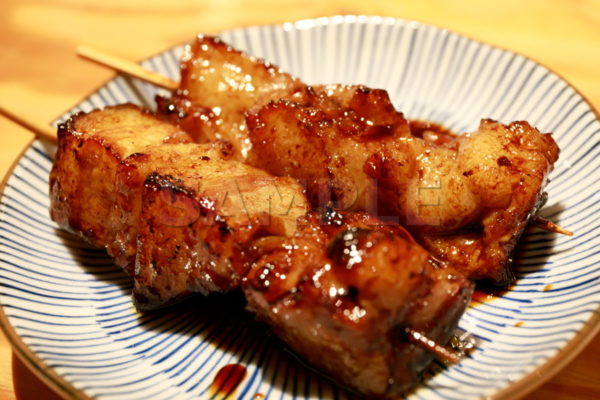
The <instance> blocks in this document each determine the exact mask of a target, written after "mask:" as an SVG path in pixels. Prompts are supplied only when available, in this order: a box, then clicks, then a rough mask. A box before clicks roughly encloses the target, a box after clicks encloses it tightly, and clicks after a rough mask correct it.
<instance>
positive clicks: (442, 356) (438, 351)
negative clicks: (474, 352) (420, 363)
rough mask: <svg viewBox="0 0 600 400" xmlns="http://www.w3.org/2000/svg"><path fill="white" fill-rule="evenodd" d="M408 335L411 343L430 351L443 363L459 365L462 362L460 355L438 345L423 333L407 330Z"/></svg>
mask: <svg viewBox="0 0 600 400" xmlns="http://www.w3.org/2000/svg"><path fill="white" fill-rule="evenodd" d="M406 335H407V336H408V341H409V342H411V343H413V344H415V345H417V346H419V347H422V348H424V349H425V350H427V351H430V352H431V353H433V354H434V355H435V356H436V357H437V358H438V359H439V360H440V361H443V362H444V363H446V364H458V363H459V362H460V359H461V356H460V355H459V354H458V353H456V352H454V351H452V350H450V349H448V348H447V347H444V346H442V345H440V344H438V343H436V342H435V341H433V340H431V339H429V338H428V337H427V336H425V335H423V334H422V333H421V332H417V331H415V330H413V329H410V328H406Z"/></svg>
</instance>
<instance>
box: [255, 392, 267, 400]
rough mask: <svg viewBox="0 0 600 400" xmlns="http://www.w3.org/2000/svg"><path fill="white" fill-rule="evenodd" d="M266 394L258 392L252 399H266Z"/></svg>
mask: <svg viewBox="0 0 600 400" xmlns="http://www.w3.org/2000/svg"><path fill="white" fill-rule="evenodd" d="M264 398H265V395H264V394H262V393H256V394H255V395H254V396H252V400H264Z"/></svg>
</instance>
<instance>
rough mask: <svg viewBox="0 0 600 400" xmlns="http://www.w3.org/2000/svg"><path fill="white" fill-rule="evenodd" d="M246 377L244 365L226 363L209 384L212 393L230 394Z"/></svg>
mask: <svg viewBox="0 0 600 400" xmlns="http://www.w3.org/2000/svg"><path fill="white" fill-rule="evenodd" d="M245 377H246V367H244V366H243V365H241V364H227V365H226V366H224V367H222V368H221V369H220V370H219V372H217V375H216V376H215V379H214V380H213V382H212V383H211V385H210V389H209V390H210V392H211V393H213V394H214V395H216V394H220V395H224V396H227V395H229V394H231V393H232V392H233V391H234V390H235V389H236V388H237V387H238V386H239V384H240V383H242V381H243V380H244V378H245Z"/></svg>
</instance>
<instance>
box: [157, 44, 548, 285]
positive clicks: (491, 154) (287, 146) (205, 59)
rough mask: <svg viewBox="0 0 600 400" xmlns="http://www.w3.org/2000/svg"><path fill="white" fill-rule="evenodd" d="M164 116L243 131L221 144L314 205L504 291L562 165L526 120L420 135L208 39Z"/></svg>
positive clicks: (211, 131) (355, 96)
mask: <svg viewBox="0 0 600 400" xmlns="http://www.w3.org/2000/svg"><path fill="white" fill-rule="evenodd" d="M265 77H268V78H269V80H268V81H267V82H266V83H265V79H266V78H265ZM269 85H271V86H269ZM277 98H280V99H277ZM222 104H227V106H226V107H225V108H223V107H221V105H222ZM159 110H161V112H163V113H164V114H165V115H167V116H168V117H169V118H170V119H171V120H172V121H174V122H177V123H179V124H180V126H182V128H184V129H186V130H188V131H189V132H193V134H194V135H199V136H198V137H197V138H196V139H197V140H202V138H204V139H205V140H211V139H213V138H215V137H219V138H220V137H223V135H221V133H220V131H219V126H237V127H239V128H240V129H238V130H237V131H236V132H237V133H236V135H235V136H234V137H232V136H230V137H228V138H227V139H228V140H237V141H238V145H237V146H236V148H237V149H238V150H240V149H242V148H243V149H247V150H248V151H246V152H242V153H240V155H239V157H241V159H245V161H246V162H247V163H249V164H251V165H254V166H256V167H259V168H262V169H265V170H267V171H269V172H271V173H273V174H275V175H279V176H292V177H294V178H296V179H298V180H299V181H300V182H302V183H303V184H304V185H305V186H306V188H307V195H308V198H309V200H310V201H311V204H312V205H313V206H322V205H323V204H326V203H327V202H329V201H332V202H333V203H334V204H335V205H336V206H337V207H339V208H341V209H351V210H366V211H368V212H372V213H376V214H378V215H390V216H394V217H397V218H396V222H399V223H401V224H404V225H405V226H406V227H407V228H408V229H409V231H411V233H413V235H414V236H415V238H416V239H417V241H418V242H419V243H421V244H422V245H423V246H425V248H426V249H428V250H429V251H431V252H432V253H433V254H434V255H435V256H436V257H437V258H439V259H441V260H446V261H452V263H454V264H456V266H457V268H460V269H461V271H463V272H464V273H465V274H467V275H468V276H469V277H472V278H475V279H485V280H490V281H492V282H495V283H497V284H502V285H506V284H508V283H510V282H511V281H512V280H513V279H514V276H513V274H512V270H511V268H510V265H511V263H512V261H511V260H512V253H513V251H514V248H515V245H516V242H517V239H518V238H519V236H520V235H521V233H522V232H523V229H524V228H525V226H526V225H527V224H528V222H529V219H530V216H532V215H534V214H535V212H536V211H537V208H538V207H539V206H540V204H541V203H542V202H543V199H544V194H543V191H542V189H543V186H544V184H545V181H546V176H547V174H548V173H549V172H550V171H551V169H552V167H553V164H554V162H555V161H556V159H557V157H558V148H557V146H556V144H555V143H554V141H553V139H552V137H551V136H550V135H548V134H541V133H540V132H538V131H537V130H536V129H535V128H532V127H531V126H529V124H527V123H525V122H516V123H512V124H510V125H508V126H504V125H502V124H498V123H495V122H493V121H487V120H484V121H482V123H481V125H480V128H479V130H478V131H477V132H474V133H472V134H468V135H463V136H460V137H452V136H450V135H442V136H444V137H443V138H440V137H439V135H437V136H436V137H432V136H431V135H427V136H426V135H421V132H420V131H418V130H416V131H414V132H413V131H412V130H411V128H410V126H409V124H408V122H407V121H406V119H404V117H403V116H402V114H401V113H398V112H396V111H395V110H394V107H393V105H392V103H391V102H390V99H389V97H388V95H387V93H386V92H385V91H383V90H372V89H368V88H365V87H361V86H340V85H329V86H318V87H308V86H306V85H303V84H301V83H300V82H298V80H296V79H294V78H292V77H290V76H289V75H287V74H285V73H283V72H281V71H279V70H277V69H275V68H274V67H272V66H268V65H265V64H264V62H262V61H259V60H256V59H254V58H252V57H248V56H246V55H244V54H243V53H241V52H238V51H236V50H234V49H232V48H231V47H228V46H226V45H224V44H223V43H221V42H220V41H218V40H216V39H214V38H208V37H203V36H200V37H198V38H197V40H196V42H195V43H194V44H193V45H192V46H191V47H190V48H189V49H188V50H187V51H186V53H185V55H184V58H183V62H182V81H181V84H180V87H179V89H178V90H177V92H176V93H175V94H174V95H173V97H172V98H171V99H170V100H165V99H162V100H159ZM244 115H245V116H246V124H245V125H244V124H243V122H241V121H242V119H243V118H242V117H243V116H244ZM232 121H233V122H232ZM441 139H443V140H441ZM248 140H249V141H250V142H251V144H252V146H251V147H249V146H248V147H247V146H246V143H247V141H248Z"/></svg>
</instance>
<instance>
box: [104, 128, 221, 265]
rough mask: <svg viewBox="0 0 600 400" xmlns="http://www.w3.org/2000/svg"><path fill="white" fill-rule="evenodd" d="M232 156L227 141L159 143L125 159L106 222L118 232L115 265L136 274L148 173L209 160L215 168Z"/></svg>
mask: <svg viewBox="0 0 600 400" xmlns="http://www.w3.org/2000/svg"><path fill="white" fill-rule="evenodd" d="M140 132H144V131H143V129H142V130H140ZM230 153H231V146H230V145H228V144H226V143H224V142H215V143H212V144H192V143H185V144H160V145H153V146H146V147H144V148H142V149H140V151H139V152H137V153H134V154H132V155H130V156H129V157H127V158H125V159H124V160H123V161H122V162H121V163H120V164H119V166H118V167H117V172H116V177H115V179H116V182H115V192H116V198H115V205H114V207H113V211H112V212H111V213H110V214H109V218H108V220H107V221H106V226H107V227H109V228H110V229H111V230H112V231H114V232H115V235H114V238H113V240H112V241H110V242H109V243H107V244H106V249H107V252H108V254H109V255H111V256H112V257H113V259H114V260H115V264H117V265H120V266H122V267H123V268H125V270H126V271H127V272H128V273H129V274H130V275H133V274H134V267H135V256H136V251H137V239H138V237H137V236H138V223H139V217H140V212H141V206H142V189H143V186H144V181H145V180H146V177H147V176H148V175H149V174H151V173H153V172H159V173H163V174H166V173H176V172H177V170H178V169H183V168H194V167H195V166H196V165H198V164H206V161H210V162H211V163H210V165H213V164H215V163H220V162H224V161H225V160H227V159H229V158H230ZM221 160H222V161H221Z"/></svg>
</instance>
